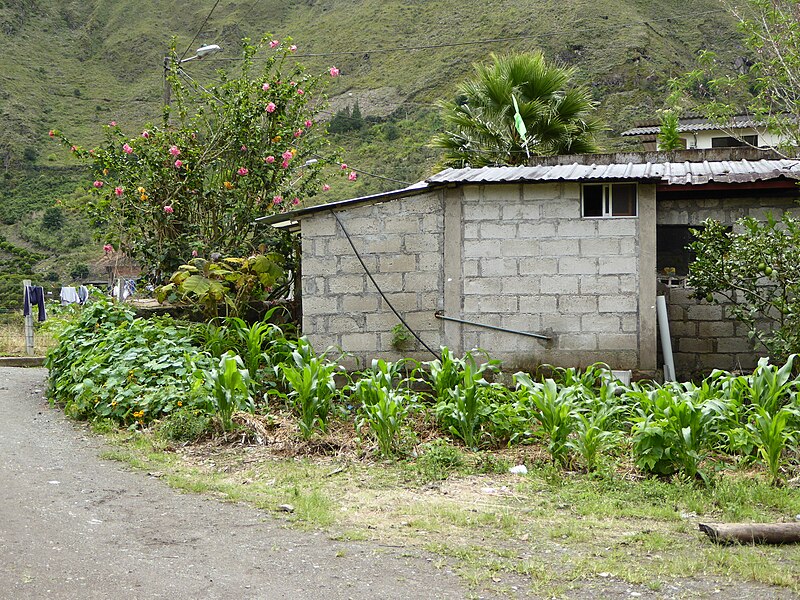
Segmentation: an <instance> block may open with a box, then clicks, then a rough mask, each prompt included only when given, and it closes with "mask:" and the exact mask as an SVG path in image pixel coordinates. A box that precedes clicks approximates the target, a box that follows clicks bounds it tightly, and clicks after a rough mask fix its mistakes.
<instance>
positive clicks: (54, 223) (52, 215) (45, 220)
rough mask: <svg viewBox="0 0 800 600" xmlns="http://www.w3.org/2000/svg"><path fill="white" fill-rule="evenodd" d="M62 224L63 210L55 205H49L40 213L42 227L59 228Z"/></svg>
mask: <svg viewBox="0 0 800 600" xmlns="http://www.w3.org/2000/svg"><path fill="white" fill-rule="evenodd" d="M63 226H64V211H63V210H62V209H60V208H58V207H57V206H49V207H47V208H46V209H45V211H44V215H42V227H44V228H45V229H50V230H53V231H54V230H57V229H61V228H62V227H63Z"/></svg>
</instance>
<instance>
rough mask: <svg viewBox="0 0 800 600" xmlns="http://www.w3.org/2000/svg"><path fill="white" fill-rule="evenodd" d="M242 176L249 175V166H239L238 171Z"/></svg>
mask: <svg viewBox="0 0 800 600" xmlns="http://www.w3.org/2000/svg"><path fill="white" fill-rule="evenodd" d="M236 172H237V173H238V174H239V175H240V176H241V177H244V176H245V175H247V174H248V173H249V172H250V171H248V170H247V167H239V170H238V171H236Z"/></svg>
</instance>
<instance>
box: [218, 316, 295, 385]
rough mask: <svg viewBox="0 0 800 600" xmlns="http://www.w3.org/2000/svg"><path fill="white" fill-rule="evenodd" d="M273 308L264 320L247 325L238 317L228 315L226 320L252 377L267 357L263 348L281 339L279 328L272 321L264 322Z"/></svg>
mask: <svg viewBox="0 0 800 600" xmlns="http://www.w3.org/2000/svg"><path fill="white" fill-rule="evenodd" d="M274 310H275V309H272V310H271V311H269V312H268V313H267V316H266V317H265V321H261V322H258V323H253V324H252V325H248V324H247V323H245V321H244V320H242V319H240V318H239V317H230V318H228V319H227V320H226V324H227V326H228V328H229V329H230V331H231V333H232V337H233V338H234V340H235V342H236V346H237V348H238V349H239V351H240V353H241V355H242V360H243V361H244V364H245V366H246V367H247V370H248V372H249V373H250V377H251V378H253V379H255V377H256V376H257V374H258V370H259V368H261V367H262V366H265V364H266V363H267V361H268V359H269V356H268V355H267V354H266V352H265V350H266V349H267V348H268V347H269V345H270V344H271V343H272V342H274V341H276V340H281V339H283V331H282V330H281V328H280V327H278V326H277V325H275V324H274V323H267V322H266V319H268V318H269V316H270V315H271V314H272V312H273V311H274Z"/></svg>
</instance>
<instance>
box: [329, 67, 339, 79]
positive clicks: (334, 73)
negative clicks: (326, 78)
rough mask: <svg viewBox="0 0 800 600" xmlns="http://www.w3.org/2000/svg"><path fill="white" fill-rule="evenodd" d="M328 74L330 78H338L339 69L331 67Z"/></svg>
mask: <svg viewBox="0 0 800 600" xmlns="http://www.w3.org/2000/svg"><path fill="white" fill-rule="evenodd" d="M328 73H330V74H331V77H338V76H339V69H337V68H336V67H331V68H330V69H328Z"/></svg>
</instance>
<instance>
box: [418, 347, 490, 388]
mask: <svg viewBox="0 0 800 600" xmlns="http://www.w3.org/2000/svg"><path fill="white" fill-rule="evenodd" d="M440 355H441V359H438V358H437V359H436V360H432V361H429V362H426V363H423V364H424V365H425V366H427V367H428V370H429V372H430V384H431V387H432V388H433V392H434V394H435V395H436V397H437V398H444V399H446V398H448V396H449V395H450V392H449V390H452V389H454V388H455V387H456V385H459V384H460V383H461V384H462V385H463V379H464V375H463V373H464V369H465V368H466V366H467V363H469V364H470V365H471V367H470V368H471V371H472V374H473V375H480V376H481V377H482V376H483V373H485V372H486V371H496V370H497V368H498V366H499V364H500V363H499V361H497V360H487V361H486V362H485V363H482V364H480V365H477V363H476V361H475V357H474V355H473V354H472V352H467V353H466V354H465V355H464V358H456V357H454V356H453V354H452V353H451V352H450V349H449V348H447V347H446V346H442V348H441V352H440ZM476 365H477V366H476Z"/></svg>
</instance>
